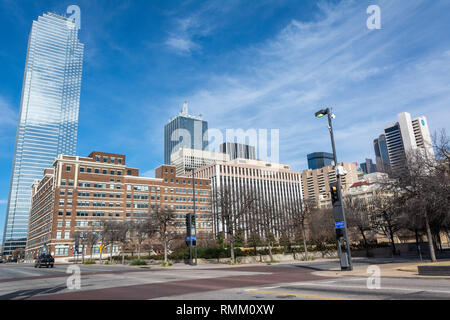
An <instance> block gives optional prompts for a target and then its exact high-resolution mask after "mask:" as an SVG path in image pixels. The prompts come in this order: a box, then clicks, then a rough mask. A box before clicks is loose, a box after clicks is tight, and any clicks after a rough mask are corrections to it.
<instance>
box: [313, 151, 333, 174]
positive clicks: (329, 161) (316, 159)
mask: <svg viewBox="0 0 450 320" xmlns="http://www.w3.org/2000/svg"><path fill="white" fill-rule="evenodd" d="M307 158H308V168H309V169H311V170H316V169H320V168H323V167H326V166H331V165H333V162H334V157H333V154H332V153H329V152H314V153H310V154H308V155H307Z"/></svg>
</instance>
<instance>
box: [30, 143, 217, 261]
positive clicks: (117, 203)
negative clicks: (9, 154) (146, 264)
mask: <svg viewBox="0 0 450 320" xmlns="http://www.w3.org/2000/svg"><path fill="white" fill-rule="evenodd" d="M43 173H44V174H43V176H42V175H41V179H39V180H36V181H35V182H34V184H33V185H32V199H31V200H32V201H31V211H30V218H29V228H28V229H29V231H28V240H27V245H26V252H25V257H26V259H33V258H34V257H35V256H36V255H38V254H39V253H41V252H43V251H44V252H50V253H53V254H54V256H55V258H58V259H59V260H60V259H61V258H66V259H67V258H68V257H72V256H73V254H74V252H73V251H74V243H75V234H76V233H82V232H83V231H87V230H89V231H96V232H101V230H102V229H101V222H102V221H105V220H116V221H127V220H134V219H143V218H146V217H148V216H149V212H151V210H152V209H156V208H162V209H172V210H174V213H175V215H176V220H175V230H174V231H175V232H177V233H179V234H183V233H185V232H186V224H185V215H186V214H187V213H193V212H194V206H193V186H194V185H193V184H192V179H191V178H188V177H179V176H177V175H176V173H175V167H173V166H170V165H162V166H160V167H158V168H156V169H155V178H148V177H140V176H139V170H138V169H136V168H130V167H127V166H126V163H125V155H121V154H112V153H104V152H92V153H91V154H90V155H89V156H87V157H79V156H65V155H60V156H59V157H58V158H57V159H56V160H54V162H53V167H52V168H48V169H46V170H45V171H44V172H43ZM194 183H195V194H196V195H195V213H196V227H197V233H211V232H212V218H211V204H210V196H211V195H210V183H209V180H208V179H195V180H194ZM30 189H31V187H30ZM100 244H101V243H100V242H99V243H98V244H97V245H96V246H94V248H93V254H97V253H99V245H100ZM104 252H105V253H111V252H112V253H115V252H118V247H117V246H113V247H110V246H109V247H107V248H106V250H104ZM85 253H86V254H90V251H89V249H87V251H86V252H85Z"/></svg>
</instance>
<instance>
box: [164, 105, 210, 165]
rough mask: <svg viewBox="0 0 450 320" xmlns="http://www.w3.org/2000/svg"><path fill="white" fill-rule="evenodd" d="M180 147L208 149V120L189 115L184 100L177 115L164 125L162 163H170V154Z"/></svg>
mask: <svg viewBox="0 0 450 320" xmlns="http://www.w3.org/2000/svg"><path fill="white" fill-rule="evenodd" d="M180 148H190V149H195V150H205V151H208V122H206V121H203V120H202V117H201V116H198V117H197V116H193V115H190V114H189V113H188V107H187V103H186V102H185V103H184V106H183V109H182V111H181V112H180V113H179V114H178V117H176V118H173V119H170V120H169V123H168V124H166V125H165V127H164V164H170V156H171V155H172V153H175V152H176V151H178V150H179V149H180Z"/></svg>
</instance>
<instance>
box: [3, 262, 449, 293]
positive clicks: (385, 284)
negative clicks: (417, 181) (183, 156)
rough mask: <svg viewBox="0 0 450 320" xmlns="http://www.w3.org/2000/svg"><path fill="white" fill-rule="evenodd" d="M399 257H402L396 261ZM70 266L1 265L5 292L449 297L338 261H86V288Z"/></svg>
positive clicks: (438, 289) (430, 284)
mask: <svg viewBox="0 0 450 320" xmlns="http://www.w3.org/2000/svg"><path fill="white" fill-rule="evenodd" d="M391 262H393V261H392V259H377V260H374V259H370V260H364V259H359V260H357V261H356V260H355V266H358V265H359V266H366V265H367V266H368V265H374V264H377V265H383V264H389V263H391ZM397 262H398V261H397ZM68 267H69V265H58V264H57V265H55V267H54V268H53V269H51V268H49V269H47V268H34V266H33V265H32V264H2V265H0V299H3V300H18V299H19V300H22V299H25V300H26V299H47V300H48V299H50V300H55V299H56V300H62V299H68V300H72V299H75V300H78V299H82V300H105V299H121V300H126V299H131V300H147V299H177V300H241V299H245V300H264V299H280V300H288V299H313V300H345V299H352V300H353V299H357V300H361V299H362V300H365V299H370V300H380V299H382V300H384V299H395V300H403V299H450V279H449V278H447V279H445V278H444V279H443V278H437V279H436V278H419V277H416V278H414V277H412V278H401V277H381V279H380V287H379V288H378V289H369V288H368V286H367V277H366V276H345V275H344V276H330V275H329V274H327V275H324V273H323V272H321V271H320V270H339V263H338V262H337V261H317V262H309V263H301V264H286V265H280V264H275V265H266V264H261V265H248V266H227V265H220V264H217V265H198V266H188V265H183V264H179V265H178V264H176V265H174V266H172V267H169V268H161V267H156V266H149V267H129V266H121V265H112V266H108V265H80V270H81V277H80V285H81V287H80V289H70V288H69V287H68V279H69V277H70V276H72V274H71V273H70V274H69V273H67V268H68Z"/></svg>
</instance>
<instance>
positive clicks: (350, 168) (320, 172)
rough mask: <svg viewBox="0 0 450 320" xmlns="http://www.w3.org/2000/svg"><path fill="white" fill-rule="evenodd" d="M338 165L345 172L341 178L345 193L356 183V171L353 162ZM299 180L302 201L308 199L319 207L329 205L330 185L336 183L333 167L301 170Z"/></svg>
mask: <svg viewBox="0 0 450 320" xmlns="http://www.w3.org/2000/svg"><path fill="white" fill-rule="evenodd" d="M339 165H341V166H343V167H344V169H345V171H347V174H346V175H345V176H342V178H341V187H342V190H343V192H345V191H346V190H347V189H348V188H349V186H351V185H352V184H354V183H355V182H357V181H358V171H357V169H356V163H354V162H341V163H339ZM301 179H302V198H303V199H305V200H307V199H310V200H312V201H314V202H316V203H317V205H318V206H319V207H328V206H330V205H331V195H330V183H331V182H336V181H337V177H336V170H335V168H334V167H333V166H325V167H322V168H319V169H314V170H312V169H308V170H303V171H302V173H301Z"/></svg>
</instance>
